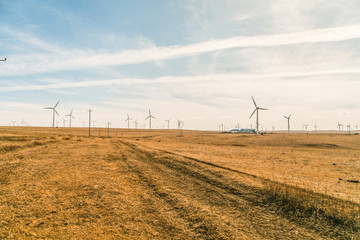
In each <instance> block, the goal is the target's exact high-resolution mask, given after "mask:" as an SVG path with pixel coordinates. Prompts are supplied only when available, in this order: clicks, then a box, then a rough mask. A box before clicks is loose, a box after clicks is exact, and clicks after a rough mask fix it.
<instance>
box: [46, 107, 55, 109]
mask: <svg viewBox="0 0 360 240" xmlns="http://www.w3.org/2000/svg"><path fill="white" fill-rule="evenodd" d="M44 109H53V108H52V107H44Z"/></svg>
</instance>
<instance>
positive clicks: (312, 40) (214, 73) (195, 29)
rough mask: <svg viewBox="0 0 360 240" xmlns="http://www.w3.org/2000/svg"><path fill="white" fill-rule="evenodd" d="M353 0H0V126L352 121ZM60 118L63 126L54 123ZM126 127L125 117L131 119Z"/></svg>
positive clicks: (357, 19) (359, 7) (356, 49)
mask: <svg viewBox="0 0 360 240" xmlns="http://www.w3.org/2000/svg"><path fill="white" fill-rule="evenodd" d="M359 12H360V2H359V1H341V2H340V1H337V0H336V1H335V0H333V1H331V0H329V1H306V0H305V1H287V0H282V1H265V0H264V1H241V0H234V1H230V0H228V1H224V0H221V1H220V0H219V1H217V0H211V1H195V0H193V1H165V0H157V1H50V0H49V1H34V0H27V1H26V0H25V1H4V0H0V46H1V47H0V59H3V58H5V57H6V58H7V59H8V60H7V61H6V62H0V102H1V105H0V115H1V118H0V125H9V123H11V121H16V124H19V123H20V121H22V119H24V121H26V122H27V123H28V124H30V125H33V126H50V125H51V124H52V115H51V111H50V110H45V109H43V108H44V107H51V106H53V105H55V104H56V102H57V101H58V100H60V103H59V105H58V112H59V114H60V117H58V118H57V120H58V121H59V123H58V125H59V126H63V123H64V121H63V119H65V120H67V118H65V117H64V115H66V114H68V113H70V111H71V109H74V110H73V114H74V116H75V118H76V119H75V121H74V122H73V125H75V126H83V122H85V121H86V119H87V109H88V108H92V109H93V110H94V112H93V118H94V119H95V120H96V121H97V122H96V123H95V125H97V126H103V127H105V125H106V123H107V122H108V121H111V122H112V126H114V127H127V123H126V122H125V119H126V116H127V114H129V115H130V117H131V118H133V119H134V120H135V119H137V121H138V122H139V123H140V124H141V125H142V124H146V126H148V122H147V121H145V118H146V116H147V113H148V110H149V109H151V111H152V113H153V115H154V116H155V117H156V119H155V120H154V122H153V124H152V125H153V126H154V127H157V128H162V127H163V126H166V125H167V124H166V122H165V120H166V119H172V121H171V122H170V126H171V127H173V128H175V127H176V123H175V121H176V120H178V119H179V120H182V121H184V122H185V128H188V129H214V130H215V129H218V125H219V124H220V123H223V124H224V125H225V126H226V128H229V129H231V128H233V127H234V126H235V125H236V124H240V126H241V127H250V126H251V125H253V126H254V125H255V120H256V119H255V118H252V119H249V116H250V114H251V113H252V111H253V108H254V106H253V103H252V100H251V96H253V97H254V98H255V100H256V101H257V103H258V105H260V106H262V107H266V108H269V111H262V112H261V113H260V123H261V124H262V127H261V128H263V129H272V127H273V126H274V127H275V128H276V129H281V128H282V129H285V128H286V126H287V122H286V119H285V118H284V117H283V116H284V115H289V114H293V115H292V119H291V126H292V129H302V126H303V124H310V126H309V129H313V126H314V124H317V125H318V126H319V127H318V128H319V129H326V130H327V129H336V127H337V121H339V122H341V123H343V124H344V125H345V126H346V125H347V124H351V126H352V128H355V126H356V125H358V124H359V123H360V98H359V97H358V96H359V89H360V64H359V63H360V44H359V43H360V15H359V14H358V13H359ZM67 124H68V122H66V125H67ZM132 125H133V126H134V124H132Z"/></svg>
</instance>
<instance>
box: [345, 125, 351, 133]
mask: <svg viewBox="0 0 360 240" xmlns="http://www.w3.org/2000/svg"><path fill="white" fill-rule="evenodd" d="M346 128H347V130H348V132H349V135H350V133H351V125H350V123H349V124H348V125H346Z"/></svg>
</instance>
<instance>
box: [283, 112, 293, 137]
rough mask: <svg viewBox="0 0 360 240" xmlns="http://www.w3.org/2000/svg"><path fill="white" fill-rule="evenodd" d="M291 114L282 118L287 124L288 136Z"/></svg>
mask: <svg viewBox="0 0 360 240" xmlns="http://www.w3.org/2000/svg"><path fill="white" fill-rule="evenodd" d="M291 115H292V114H290V115H289V116H288V117H287V116H284V118H286V119H287V123H288V134H290V117H291Z"/></svg>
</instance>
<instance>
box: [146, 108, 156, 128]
mask: <svg viewBox="0 0 360 240" xmlns="http://www.w3.org/2000/svg"><path fill="white" fill-rule="evenodd" d="M151 118H155V117H154V116H153V115H151V112H150V109H149V116H147V118H145V120H147V119H149V121H150V126H149V129H150V130H151Z"/></svg>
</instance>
